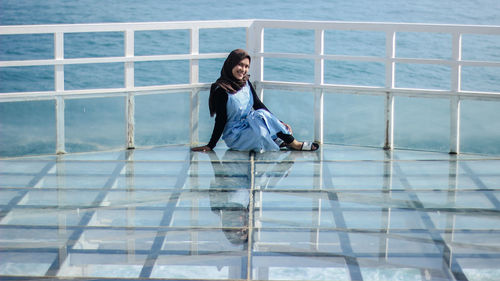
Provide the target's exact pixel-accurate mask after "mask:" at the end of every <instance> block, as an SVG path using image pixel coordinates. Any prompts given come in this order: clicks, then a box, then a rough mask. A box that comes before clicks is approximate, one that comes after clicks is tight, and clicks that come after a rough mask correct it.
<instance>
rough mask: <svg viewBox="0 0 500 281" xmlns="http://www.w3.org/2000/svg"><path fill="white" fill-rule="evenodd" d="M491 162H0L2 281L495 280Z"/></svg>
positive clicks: (386, 158) (498, 216)
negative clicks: (100, 280) (78, 280)
mask: <svg viewBox="0 0 500 281" xmlns="http://www.w3.org/2000/svg"><path fill="white" fill-rule="evenodd" d="M499 200H500V157H498V156H479V155H459V156H454V155H449V154H446V153H433V152H422V151H406V150H394V151H385V150H382V149H378V148H366V147H349V146H336V145H324V146H322V148H321V149H320V150H319V151H317V152H295V151H293V152H292V151H280V152H273V153H264V154H255V153H248V152H235V151H230V150H227V149H225V148H223V147H221V148H218V149H216V151H215V152H210V153H200V152H196V153H193V152H190V150H189V147H187V146H166V147H156V148H150V149H136V150H126V151H113V152H99V153H81V154H66V155H59V156H55V155H54V156H38V157H22V158H9V159H0V208H1V211H0V279H2V280H16V279H19V280H26V279H30V280H31V279H37V278H44V279H46V278H47V277H49V278H50V277H58V278H83V279H85V278H88V279H95V278H113V280H121V279H123V280H125V279H126V280H131V279H145V278H159V279H172V280H235V279H236V280H240V279H241V280H405V281H407V280H481V281H485V280H499V278H500V277H499V276H500V269H499V267H498V265H499V264H500V202H499Z"/></svg>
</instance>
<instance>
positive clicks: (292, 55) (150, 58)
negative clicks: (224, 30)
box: [0, 53, 500, 67]
mask: <svg viewBox="0 0 500 281" xmlns="http://www.w3.org/2000/svg"><path fill="white" fill-rule="evenodd" d="M257 55H258V56H261V57H264V58H288V59H309V60H314V59H317V58H321V59H324V60H336V61H364V62H381V63H383V62H386V61H388V62H397V63H407V64H439V65H454V64H459V65H462V66H475V67H500V62H491V61H466V60H461V61H453V60H443V59H420V58H393V59H386V58H384V57H371V56H344V55H321V56H317V55H314V54H297V53H265V54H264V53H259V54H257ZM226 56H227V53H207V54H193V55H191V54H175V55H152V56H134V57H96V58H72V59H64V60H59V59H48V60H12V61H0V67H18V66H44V65H75V64H93V63H122V62H146V61H174V60H186V61H187V60H190V59H199V60H204V59H224V58H226Z"/></svg>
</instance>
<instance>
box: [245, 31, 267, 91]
mask: <svg viewBox="0 0 500 281" xmlns="http://www.w3.org/2000/svg"><path fill="white" fill-rule="evenodd" d="M247 50H248V51H249V52H250V55H251V56H252V65H251V66H250V78H251V79H252V81H254V82H257V83H255V84H256V89H255V90H256V91H257V95H258V96H259V98H260V99H261V100H263V99H264V90H263V88H262V86H261V85H260V83H259V82H261V81H262V80H263V79H264V58H263V57H262V55H261V53H263V52H264V28H263V27H262V26H261V25H259V24H257V23H256V22H255V21H254V22H253V23H252V25H251V26H250V27H249V28H247Z"/></svg>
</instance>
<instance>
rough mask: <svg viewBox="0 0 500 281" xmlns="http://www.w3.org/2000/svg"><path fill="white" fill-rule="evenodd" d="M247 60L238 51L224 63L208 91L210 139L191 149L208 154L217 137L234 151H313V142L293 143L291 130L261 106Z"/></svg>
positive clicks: (316, 145)
mask: <svg viewBox="0 0 500 281" xmlns="http://www.w3.org/2000/svg"><path fill="white" fill-rule="evenodd" d="M250 61H251V58H250V55H248V53H247V52H246V51H245V50H242V49H236V50H234V51H232V52H231V53H230V54H229V56H228V57H227V59H226V60H225V62H224V65H223V66H222V70H221V75H220V77H219V79H217V81H216V82H215V83H213V84H212V86H211V88H210V97H209V101H208V104H209V109H210V115H211V116H214V115H215V125H214V129H213V132H212V137H211V138H210V142H209V143H208V144H207V145H205V146H198V147H193V148H192V150H193V151H211V150H212V149H213V148H214V147H215V145H216V144H217V142H218V141H219V139H220V138H221V136H222V139H223V140H224V142H225V143H226V145H227V146H228V147H229V148H231V149H234V150H242V151H256V152H264V151H276V150H279V149H280V147H288V148H290V149H293V150H317V149H318V148H319V145H318V144H317V143H311V142H299V141H297V140H296V139H295V138H294V137H293V136H292V129H291V127H290V126H289V125H288V124H286V123H284V122H282V121H280V120H279V119H278V118H276V117H275V116H274V115H273V114H272V113H271V112H270V111H269V110H268V109H267V107H266V106H265V105H264V104H263V103H262V101H261V100H260V99H259V97H258V96H257V94H256V93H255V89H254V88H253V86H252V84H251V83H250V81H249V75H248V70H249V68H250Z"/></svg>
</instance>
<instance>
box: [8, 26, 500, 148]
mask: <svg viewBox="0 0 500 281" xmlns="http://www.w3.org/2000/svg"><path fill="white" fill-rule="evenodd" d="M217 28H245V29H246V48H247V50H248V51H249V53H250V54H251V55H252V58H253V59H252V68H251V72H252V80H254V81H255V85H256V87H257V90H258V92H259V94H260V95H261V97H263V94H264V91H265V90H266V89H284V90H294V91H296V90H298V89H300V90H303V91H309V92H313V93H314V111H315V113H314V123H315V124H314V138H315V140H317V141H320V142H323V139H324V137H323V128H324V119H323V118H324V117H323V116H324V105H323V98H324V94H325V93H356V94H367V95H381V96H384V97H385V145H384V147H385V148H386V149H392V148H393V146H394V145H393V142H394V97H395V96H412V97H426V98H443V97H447V98H448V99H449V100H450V122H451V124H450V153H459V147H460V103H461V101H462V100H464V99H474V100H497V101H498V100H500V92H479V91H474V92H472V91H464V90H462V87H461V76H462V74H461V70H462V67H463V66H481V67H500V62H498V61H472V60H463V59H462V35H463V34H493V35H500V26H471V25H435V24H432V25H431V24H400V23H354V22H317V21H276V20H227V21H190V22H160V23H113V24H71V25H31V26H0V35H12V34H40V33H43V34H53V37H54V58H53V59H42V60H14V61H0V68H1V67H12V66H16V67H23V66H40V65H45V66H47V65H48V66H53V67H54V90H53V91H39V92H17V93H0V102H9V101H31V100H46V99H51V100H55V104H56V134H57V136H56V152H57V153H64V152H65V131H64V127H65V125H64V124H65V114H64V107H65V106H64V104H65V100H66V99H71V98H101V97H110V96H123V97H124V98H125V99H126V102H125V118H126V124H127V125H126V147H127V148H133V147H134V146H135V141H134V135H135V134H134V131H135V128H134V127H135V122H134V120H135V117H134V115H135V113H134V104H135V102H134V97H135V96H136V95H140V94H144V93H149V92H151V91H160V90H161V91H163V92H165V91H167V92H168V91H174V92H179V91H190V92H191V121H190V126H191V136H190V138H191V143H196V142H197V141H198V113H199V92H200V90H206V89H208V87H209V84H207V83H200V82H199V62H200V60H204V59H216V58H219V59H222V58H225V57H226V56H227V53H200V52H199V41H200V39H199V31H200V29H217ZM268 28H272V29H304V30H313V31H314V34H315V35H314V42H311V44H314V53H312V54H302V53H270V52H266V51H265V50H264V31H265V30H266V29H268ZM186 29H187V30H189V31H190V50H189V53H187V54H169V55H151V56H136V55H135V53H134V49H135V43H134V38H135V35H134V32H136V31H145V30H186ZM328 30H349V31H369V32H379V33H380V32H382V33H385V36H386V39H385V40H386V44H385V57H369V56H348V55H333V54H332V55H331V54H325V52H324V48H325V36H324V35H325V31H328ZM110 31H111V32H123V36H124V55H123V56H119V57H96V58H65V57H64V35H65V34H67V33H74V32H84V33H85V32H110ZM398 32H425V33H444V34H449V35H451V38H452V42H451V54H452V56H451V59H418V58H398V57H396V34H397V33H398ZM0 48H1V47H0ZM264 58H290V59H308V60H313V61H314V82H313V83H296V82H283V81H268V80H265V77H264ZM166 60H188V61H189V62H190V75H189V84H175V85H161V86H145V87H138V86H136V85H135V82H134V63H135V62H142V61H166ZM327 60H337V61H338V60H341V61H342V60H344V61H361V62H378V63H383V64H384V65H385V85H384V86H380V87H367V86H356V85H353V86H349V85H337V84H326V83H325V82H324V77H325V68H324V63H325V61H327ZM91 63H92V64H93V63H123V64H124V69H125V71H124V76H125V77H124V85H123V87H122V88H112V89H91V90H66V89H65V85H64V66H65V65H73V64H91ZM396 63H412V64H432V65H442V66H447V67H450V69H451V76H450V85H451V87H450V89H448V90H433V89H413V88H411V89H407V88H397V87H395V64H396Z"/></svg>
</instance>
